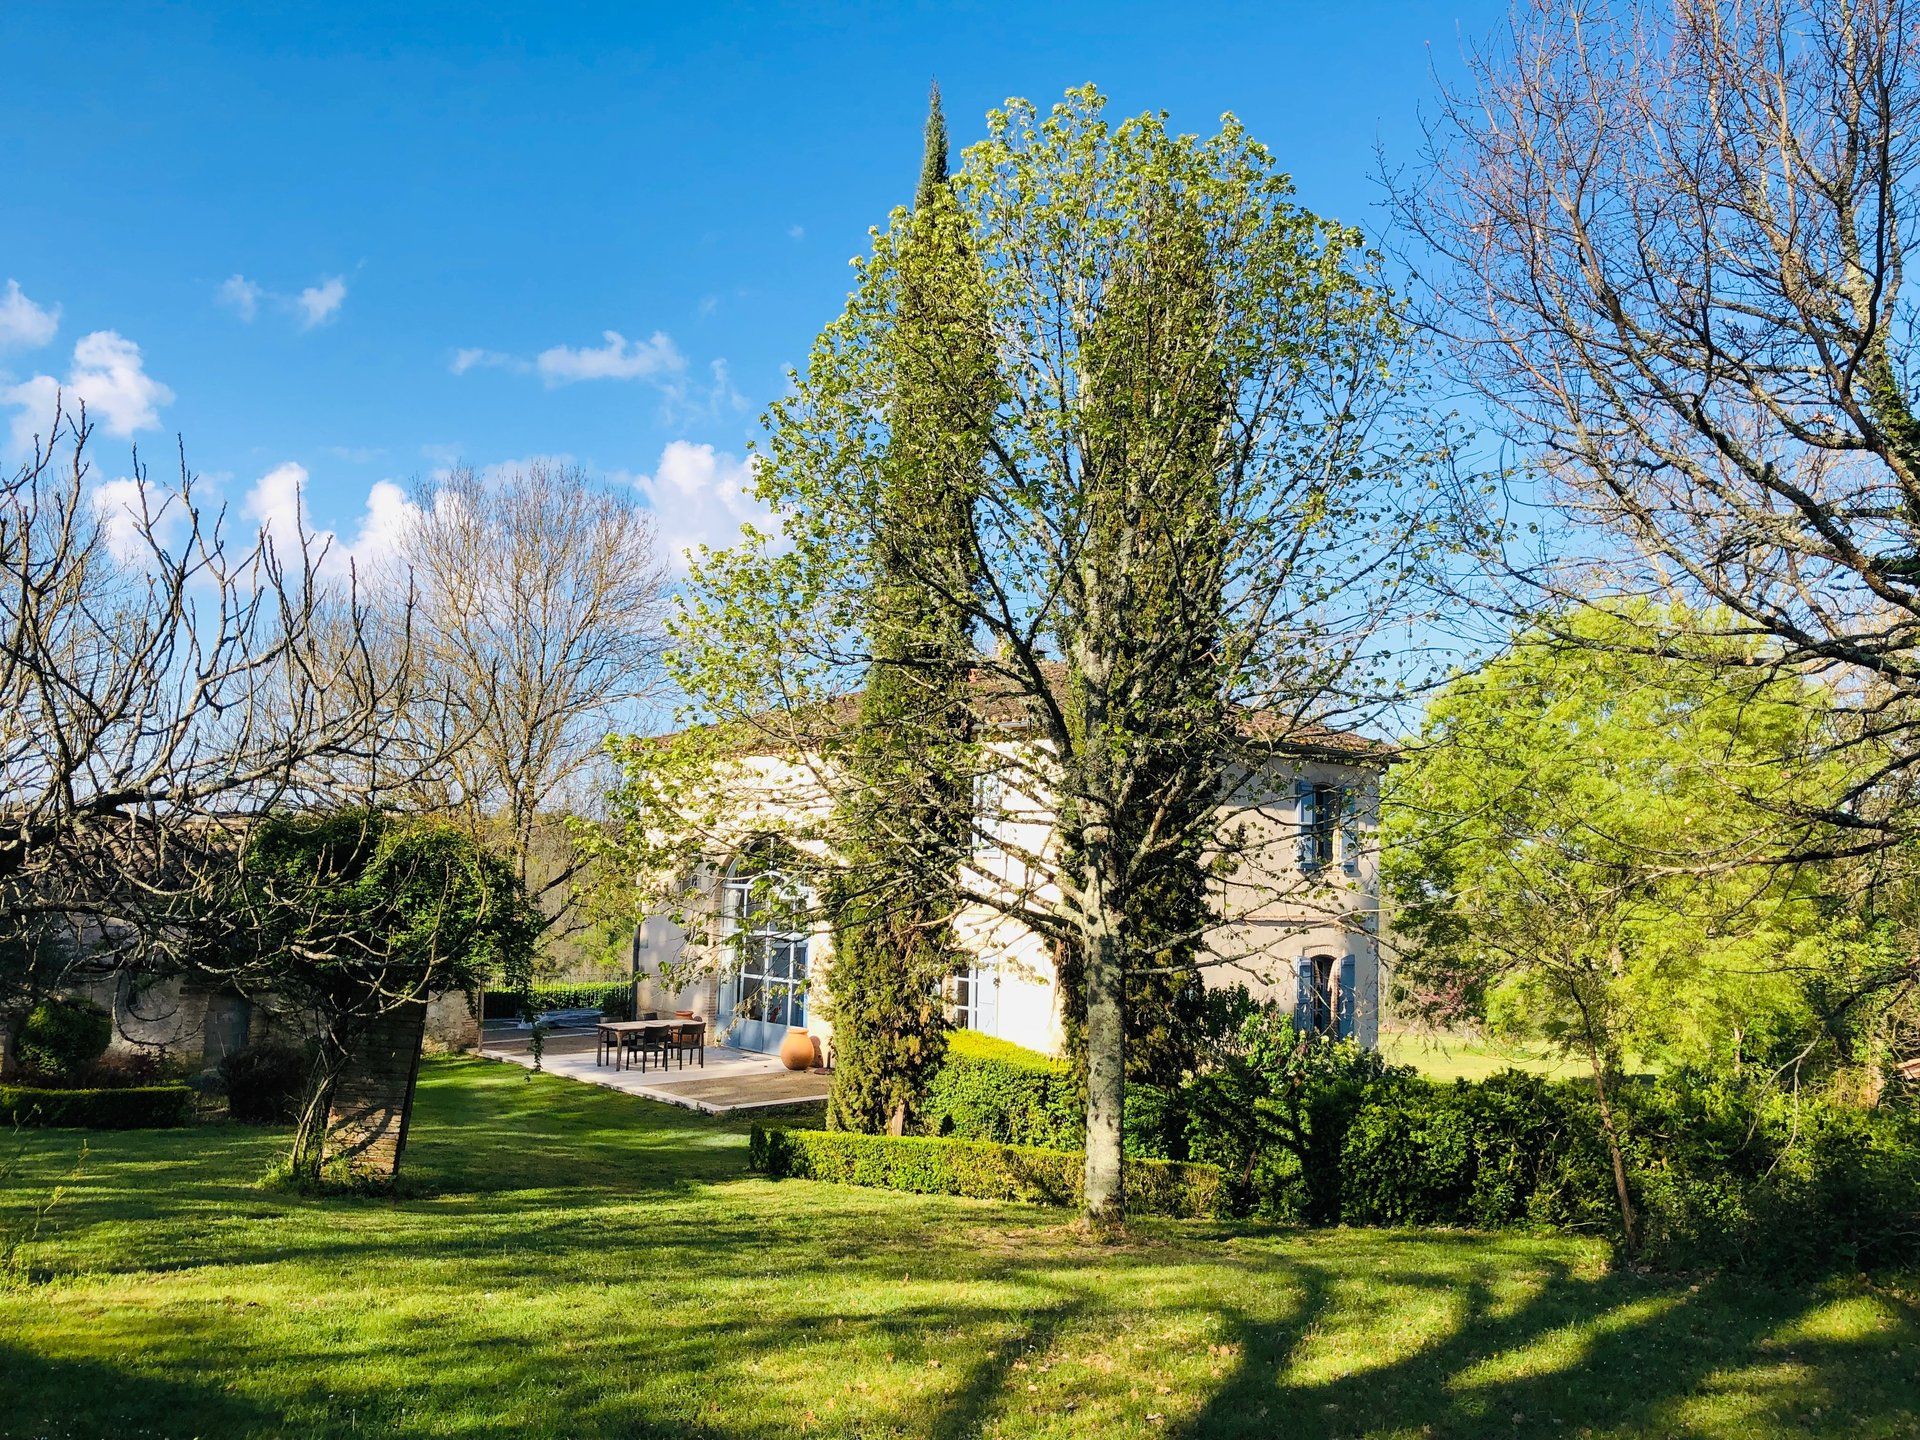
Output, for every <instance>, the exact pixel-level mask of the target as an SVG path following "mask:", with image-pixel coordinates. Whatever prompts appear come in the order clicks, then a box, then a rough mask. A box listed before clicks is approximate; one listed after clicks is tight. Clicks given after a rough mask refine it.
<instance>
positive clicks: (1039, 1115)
mask: <svg viewBox="0 0 1920 1440" xmlns="http://www.w3.org/2000/svg"><path fill="white" fill-rule="evenodd" d="M921 1124H922V1126H923V1127H924V1128H925V1129H926V1131H927V1132H928V1133H929V1134H931V1135H939V1136H946V1137H950V1138H952V1139H956V1140H989V1141H993V1142H994V1143H996V1144H1000V1145H1038V1146H1042V1147H1045V1148H1047V1149H1053V1150H1077V1149H1079V1148H1080V1140H1081V1135H1082V1133H1083V1128H1082V1127H1083V1124H1084V1117H1083V1115H1082V1101H1081V1096H1080V1088H1079V1086H1078V1085H1077V1084H1075V1082H1074V1078H1073V1071H1072V1068H1071V1067H1070V1066H1068V1065H1067V1063H1066V1062H1065V1061H1063V1060H1056V1059H1054V1058H1053V1057H1051V1056H1048V1055H1042V1054H1040V1053H1039V1052H1038V1051H1037V1050H1028V1049H1025V1048H1023V1047H1022V1046H1019V1045H1015V1044H1013V1043H1011V1042H1010V1041H1006V1040H999V1039H995V1038H994V1037H993V1036H991V1035H982V1034H981V1033H979V1032H978V1031H977V1030H956V1031H954V1032H953V1033H952V1034H951V1035H949V1036H948V1037H947V1053H946V1058H945V1059H944V1060H942V1061H941V1063H940V1068H939V1069H938V1070H936V1071H935V1072H934V1074H933V1078H932V1080H931V1081H930V1082H929V1083H928V1085H927V1093H926V1098H925V1099H924V1100H923V1101H922V1103H921Z"/></svg>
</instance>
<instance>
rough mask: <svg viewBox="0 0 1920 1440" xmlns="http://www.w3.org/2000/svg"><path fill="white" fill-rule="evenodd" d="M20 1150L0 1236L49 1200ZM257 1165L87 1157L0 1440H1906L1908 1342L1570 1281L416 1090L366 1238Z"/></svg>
mask: <svg viewBox="0 0 1920 1440" xmlns="http://www.w3.org/2000/svg"><path fill="white" fill-rule="evenodd" d="M81 1138H82V1137H80V1136H78V1135H76V1134H72V1133H63V1134H54V1133H49V1134H46V1135H43V1136H40V1137H37V1138H36V1140H35V1142H34V1143H35V1152H34V1155H33V1156H32V1157H31V1159H30V1162H29V1165H28V1167H27V1174H26V1175H25V1177H24V1180H22V1179H18V1178H17V1179H16V1181H15V1182H14V1184H13V1187H12V1189H11V1192H10V1193H8V1194H6V1195H5V1196H3V1197H0V1207H4V1209H5V1210H6V1211H7V1214H6V1215H4V1216H0V1224H5V1223H6V1221H7V1220H8V1219H11V1218H12V1217H13V1216H14V1215H17V1214H19V1213H20V1212H21V1210H22V1208H23V1207H24V1206H25V1205H27V1204H28V1203H30V1202H31V1201H32V1200H33V1199H34V1198H35V1197H36V1196H39V1195H43V1194H44V1193H45V1188H46V1187H47V1186H48V1185H50V1184H51V1183H53V1181H54V1179H55V1178H56V1177H57V1176H59V1175H61V1174H64V1173H65V1172H66V1171H67V1170H68V1168H70V1167H71V1165H72V1163H73V1156H74V1153H75V1151H76V1149H77V1147H78V1146H79V1144H80V1143H81ZM280 1139H281V1137H280V1136H279V1135H277V1134H274V1133H270V1132H259V1131H249V1130H245V1129H241V1128H237V1127H227V1126H221V1127H210V1128H205V1129H200V1130H195V1131H175V1132H156V1133H148V1134H125V1135H95V1136H92V1137H88V1139H87V1144H88V1146H89V1154H88V1157H87V1160H86V1166H85V1170H84V1172H83V1173H82V1174H81V1175H80V1176H79V1177H78V1178H76V1179H75V1180H73V1181H72V1182H71V1186H72V1188H71V1191H70V1193H69V1195H68V1197H67V1198H66V1199H65V1200H64V1201H63V1202H62V1203H61V1204H60V1205H59V1206H57V1207H56V1208H55V1209H54V1210H53V1211H52V1212H51V1213H50V1214H49V1216H48V1221H47V1226H46V1229H45V1230H44V1231H43V1238H42V1240H41V1241H40V1242H39V1243H37V1244H36V1245H35V1246H34V1247H33V1250H32V1253H31V1255H30V1257H29V1258H30V1260H31V1263H32V1267H33V1273H34V1280H33V1283H31V1284H30V1285H28V1286H25V1287H16V1288H14V1289H12V1290H10V1291H6V1292H0V1433H4V1434H6V1435H10V1436H12V1435H17V1436H48V1437H83V1436H84V1437H95V1436H115V1437H138V1436H169V1437H171V1436H203V1437H221V1436H240V1435H299V1436H308V1435H318V1436H348V1435H404V1436H480V1435H525V1436H555V1437H596V1436H656V1435H658V1436H667V1435H671V1436H680V1437H707V1440H719V1437H747V1436H753V1437H761V1436H766V1437H772V1436H792V1435H821V1436H915V1437H959V1436H972V1435H993V1436H1081V1435H1086V1436H1162V1435H1189V1436H1242V1437H1254V1436H1260V1437H1267V1436H1274V1435H1285V1436H1298V1437H1334V1436H1369V1437H1389V1436H1391V1437H1409V1440H1411V1437H1430V1436H1462V1437H1464V1436H1483V1435H1499V1436H1608V1437H1616V1436H1617V1437H1627V1436H1633V1437H1639V1436H1646V1435H1685V1436H1715V1437H1718V1436H1725V1437H1729V1440H1731V1437H1743V1440H1744V1437H1753V1436H1773V1435H1788V1434H1792V1435H1804V1434H1816V1435H1832V1436H1843V1435H1844V1436H1850V1437H1851V1436H1884V1437H1895V1436H1901V1437H1905V1436H1912V1435H1914V1434H1916V1433H1920V1303H1917V1302H1916V1299H1915V1297H1914V1296H1913V1295H1912V1294H1911V1293H1908V1292H1905V1291H1903V1290H1902V1289H1900V1288H1899V1287H1897V1286H1892V1285H1880V1286H1874V1285H1868V1284H1866V1283H1862V1282H1854V1281H1849V1282H1835V1283H1830V1284H1825V1285H1810V1286H1782V1287H1771V1286H1767V1285H1764V1284H1756V1283H1749V1282H1739V1283H1736V1282H1733V1281H1728V1280H1715V1279H1697V1280H1693V1281H1688V1280H1684V1279H1680V1280H1676V1279H1670V1278H1668V1279H1650V1278H1643V1277H1635V1276H1632V1275H1626V1274H1619V1273H1612V1272H1610V1271H1609V1268H1608V1265H1607V1261H1606V1254H1605V1250H1604V1248H1603V1247H1602V1246H1601V1245H1600V1244H1599V1243H1598V1242H1591V1241H1586V1240H1580V1239H1573V1238H1566V1237H1539V1236H1520V1235H1500V1236H1485V1235H1467V1234H1413V1233H1394V1232H1384V1231H1375V1232H1358V1231H1346V1232H1342V1231H1331V1232H1322V1233H1288V1232H1261V1231H1256V1230H1251V1229H1237V1228H1233V1227H1225V1226H1182V1225H1178V1224H1174V1223H1170V1222H1169V1223H1163V1224H1158V1225H1147V1226H1142V1227H1141V1228H1140V1229H1139V1231H1138V1233H1137V1234H1136V1235H1135V1236H1134V1238H1132V1239H1131V1240H1130V1241H1129V1242H1127V1243H1125V1244H1121V1245H1115V1246H1094V1245H1090V1244H1088V1243H1086V1242H1085V1241H1083V1240H1082V1239H1081V1238H1080V1237H1079V1236H1078V1235H1077V1234H1076V1233H1075V1232H1074V1231H1073V1229H1072V1228H1071V1226H1070V1225H1069V1224H1068V1223H1067V1221H1066V1217H1065V1216H1063V1215H1062V1214H1060V1213H1058V1212H1051V1211H1044V1210H1038V1209H1033V1208H1027V1207H1021V1206H1013V1205H999V1204H991V1203H986V1202H975V1201H965V1200H956V1199H945V1198H933V1197H927V1198H921V1197H914V1196H905V1195H895V1194H890V1193H884V1192H876V1191H862V1190H852V1189H839V1188H835V1187H830V1186H824V1185H815V1184H811V1183H808V1182H802V1181H787V1182H783V1183H779V1184H775V1183H772V1182H768V1181H764V1180H760V1179H757V1178H754V1177H751V1176H749V1175H748V1174H747V1173H746V1171H745V1164H744V1158H745V1141H744V1135H743V1133H742V1129H741V1127H739V1126H735V1125H731V1124H728V1123H725V1122H720V1121H713V1120H707V1119H703V1118H701V1117H698V1116H694V1115H691V1114H688V1113H686V1112H681V1111H675V1110H669V1109H666V1108H665V1107H661V1106H657V1105H653V1104H650V1103H649V1102H646V1101H640V1100H636V1099H633V1098H630V1097H626V1096H622V1095H617V1094H613V1093H610V1092H607V1091H603V1090H599V1089H595V1088H592V1087H588V1086H584V1085H578V1084H574V1083H572V1082H568V1081H565V1080H559V1079H554V1078H552V1077H544V1076H543V1077H536V1078H532V1079H528V1078H526V1077H525V1072H524V1071H521V1070H519V1069H518V1068H517V1067H509V1066H502V1065H490V1064H486V1063H483V1062H476V1061H449V1062H439V1063H435V1064H432V1065H430V1066H429V1067H428V1068H427V1070H426V1071H425V1073H424V1074H423V1077H422V1089H421V1096H420V1106H419V1110H418V1114H417V1119H416V1130H415V1136H414V1142H413V1149H412V1150H411V1152H410V1156H409V1160H410V1168H411V1171H412V1174H413V1184H414V1186H415V1193H413V1194H412V1195H410V1196H408V1197H405V1198H401V1199H397V1200H364V1199H357V1200H328V1201H320V1200H307V1199H301V1198H298V1197H293V1196H289V1195H287V1194H284V1193H280V1192H276V1191H271V1190H264V1189H261V1188H259V1187H258V1185H257V1184H256V1183H255V1179H256V1177H257V1176H258V1175H259V1174H260V1173H261V1172H262V1171H263V1170H264V1169H265V1168H266V1166H267V1164H268V1162H269V1160H270V1158H271V1157H272V1155H273V1153H274V1151H275V1148H276V1146H277V1145H278V1143H279V1142H280Z"/></svg>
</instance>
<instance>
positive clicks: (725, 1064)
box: [480, 1015, 830, 1115]
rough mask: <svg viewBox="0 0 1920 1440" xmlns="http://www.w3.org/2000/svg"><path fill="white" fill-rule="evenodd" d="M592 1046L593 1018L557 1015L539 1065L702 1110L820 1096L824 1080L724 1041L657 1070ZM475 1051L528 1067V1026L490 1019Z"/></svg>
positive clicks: (796, 1101)
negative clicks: (703, 1056)
mask: <svg viewBox="0 0 1920 1440" xmlns="http://www.w3.org/2000/svg"><path fill="white" fill-rule="evenodd" d="M595 1048H596V1047H595V1045H594V1038H593V1021H592V1019H591V1018H589V1017H587V1016H574V1015H556V1016H554V1017H553V1018H552V1019H551V1020H550V1021H549V1023H548V1026H547V1042H546V1046H545V1048H544V1050H543V1053H542V1055H541V1060H540V1068H541V1069H542V1070H544V1071H546V1072H547V1073H548V1074H549V1075H564V1076H565V1077H567V1078H568V1079H569V1080H584V1081H586V1082H587V1083H588V1084H590V1085H604V1086H605V1087H606V1088H607V1089H609V1090H620V1091H624V1092H625V1093H626V1094H628V1095H644V1096H646V1097H647V1099H649V1100H662V1101H665V1102H666V1103H667V1104H669V1105H681V1106H684V1107H685V1108H687V1109H689V1110H700V1111H704V1112H705V1113H706V1114H708V1115H729V1114H732V1113H734V1112H735V1111H740V1110H763V1109H767V1108H770V1107H772V1106H777V1105H799V1104H804V1103H806V1102H808V1101H815V1100H824V1099H826V1098H827V1087H828V1085H829V1083H830V1081H829V1078H828V1076H827V1074H826V1072H825V1071H823V1070H802V1071H793V1070H789V1069H787V1068H786V1066H784V1065H782V1064H781V1063H780V1061H779V1060H778V1058H776V1057H775V1056H772V1055H762V1054H760V1053H759V1052H758V1051H755V1050H735V1049H733V1048H732V1047H730V1046H726V1045H708V1046H707V1063H706V1064H705V1065H704V1066H699V1065H692V1064H689V1065H687V1066H686V1067H685V1068H684V1069H682V1068H679V1067H673V1068H668V1069H662V1068H660V1066H659V1065H657V1064H656V1065H654V1066H652V1067H651V1068H649V1069H646V1070H637V1069H626V1070H616V1069H614V1068H613V1065H612V1063H611V1062H609V1063H608V1064H605V1065H596V1064H594V1063H593V1061H594V1051H595ZM480 1053H481V1054H482V1055H485V1056H487V1057H489V1058H490V1059H495V1060H508V1061H511V1062H512V1063H514V1064H516V1065H525V1066H526V1067H527V1068H528V1069H532V1068H533V1049H532V1044H531V1030H530V1029H529V1027H528V1026H526V1025H522V1024H518V1023H516V1022H511V1021H488V1022H487V1024H486V1026H485V1027H484V1030H483V1032H482V1035H481V1039H480Z"/></svg>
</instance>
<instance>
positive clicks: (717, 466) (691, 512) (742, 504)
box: [633, 440, 773, 572]
mask: <svg viewBox="0 0 1920 1440" xmlns="http://www.w3.org/2000/svg"><path fill="white" fill-rule="evenodd" d="M756 463H757V462H756V461H755V460H754V459H753V458H752V457H748V458H747V459H745V460H740V459H736V458H735V457H734V456H732V455H729V454H727V453H725V452H724V451H716V450H715V449H714V448H713V446H711V445H696V444H694V443H693V442H692V441H690V440H675V441H672V442H670V443H669V444H668V445H667V448H666V449H664V450H662V451H661V452H660V463H659V464H658V465H656V466H655V467H654V471H653V474H651V475H641V476H638V477H636V478H635V479H634V482H633V484H634V487H635V488H636V489H637V490H639V491H640V493H641V494H642V495H643V496H644V497H646V502H647V507H648V508H649V509H650V510H652V511H653V513H654V518H655V521H656V523H657V524H658V525H659V527H660V541H661V544H662V545H664V546H665V547H666V550H667V555H668V558H669V559H670V560H671V562H672V564H673V566H674V568H675V569H676V570H678V571H681V572H684V571H685V570H686V568H687V564H688V561H689V560H691V559H692V557H693V555H694V553H695V552H696V551H697V550H698V548H699V547H700V546H702V545H709V546H712V547H713V548H715V549H720V548H722V547H724V546H728V545H732V544H734V543H735V542H737V541H738V540H739V538H740V527H741V526H742V525H746V524H752V525H755V526H757V527H759V528H760V529H762V530H771V529H772V528H773V512H772V511H771V510H769V509H768V508H767V507H766V506H765V505H763V504H762V503H761V502H760V501H759V500H758V499H757V498H756V497H755V496H754V494H753V472H754V467H755V465H756Z"/></svg>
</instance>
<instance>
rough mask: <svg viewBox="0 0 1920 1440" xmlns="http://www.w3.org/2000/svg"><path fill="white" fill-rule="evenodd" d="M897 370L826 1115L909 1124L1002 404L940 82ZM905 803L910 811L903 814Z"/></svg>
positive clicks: (844, 883) (849, 765)
mask: <svg viewBox="0 0 1920 1440" xmlns="http://www.w3.org/2000/svg"><path fill="white" fill-rule="evenodd" d="M902 229H903V234H902V237H901V242H900V245H901V250H900V281H901V293H900V310H899V315H898V317H897V341H898V347H899V368H898V373H897V374H896V376H895V382H894V390H893V393H892V395H891V397H890V405H891V412H890V420H891V424H890V432H891V434H890V443H889V445H888V447H887V451H886V455H885V457H884V463H883V466H882V469H881V483H880V487H879V492H878V494H877V496H876V499H877V502H878V505H879V508H878V510H877V511H876V513H875V515H874V516H873V530H872V535H871V537H870V540H869V543H870V545H871V547H872V552H873V554H872V567H873V571H872V582H871V587H870V589H869V590H868V593H867V596H866V604H867V617H866V625H865V628H866V631H867V634H868V636H869V638H870V641H871V644H872V647H873V655H872V658H871V660H870V661H869V662H868V664H867V667H866V684H865V686H864V688H863V689H862V691H861V695H860V708H859V717H858V720H857V721H856V723H855V726H854V728H853V731H852V734H851V736H850V744H849V746H848V750H847V753H846V755H845V757H844V769H845V775H846V780H847V783H846V784H845V785H844V786H843V787H842V789H841V793H840V796H839V805H840V808H841V812H842V814H841V823H842V828H843V834H844V840H843V842H842V844H841V846H840V849H841V853H842V855H843V856H844V857H845V860H846V862H847V863H846V865H845V867H844V868H843V869H842V870H841V871H840V872H839V873H838V874H837V875H836V877H835V878H834V880H833V882H832V885H831V889H830V894H829V901H828V903H829V908H830V910H831V918H832V922H833V927H834V931H833V962H832V963H833V980H832V997H833V1003H832V1014H833V1024H834V1036H835V1055H836V1063H835V1066H834V1076H833V1093H832V1096H831V1098H830V1100H829V1102H828V1107H827V1118H828V1123H829V1124H831V1125H833V1126H835V1127H837V1128H844V1129H850V1130H868V1131H874V1130H879V1129H881V1128H882V1127H885V1128H886V1129H887V1130H889V1131H890V1132H891V1133H893V1134H896V1135H898V1134H901V1133H903V1132H904V1130H905V1129H906V1126H907V1123H908V1120H909V1118H910V1116H911V1114H912V1112H913V1110H914V1109H915V1108H916V1107H917V1104H918V1102H919V1099H920V1095H921V1093H922V1091H923V1089H924V1088H925V1084H926V1079H927V1077H928V1076H929V1075H930V1074H931V1073H932V1070H933V1068H934V1067H935V1066H936V1065H937V1064H938V1063H939V1060H940V1055H941V1053H942V1049H943V1035H944V1031H945V1028H946V1022H945V1014H944V1010H943V997H942V989H941V987H942V984H943V982H944V981H945V980H946V979H947V978H948V977H949V976H951V975H952V974H953V973H954V972H955V970H956V969H957V968H958V966H959V965H960V964H961V963H962V962H961V957H960V955H959V953H958V951H957V950H956V948H955V945H954V942H953V933H952V919H953V916H954V914H955V912H956V910H957V909H958V904H959V900H958V893H957V888H956V870H957V857H958V855H959V854H960V853H961V852H962V850H963V849H964V847H965V844H966V840H967V837H968V835H969V834H970V832H971V829H972V826H971V822H970V820H969V818H968V809H969V807H970V806H971V804H972V795H971V772H970V769H969V767H968V765H967V761H966V747H967V746H968V744H969V742H970V740H971V738H972V731H973V723H972V711H971V705H970V703H969V695H968V686H969V682H970V680H971V676H972V668H973V660H974V646H973V637H972V634H971V633H970V632H971V623H972V620H971V617H972V611H973V609H974V601H973V592H974V590H975V588H976V586H977V585H978V583H979V579H978V574H977V571H978V568H979V565H978V557H977V556H976V555H975V553H974V550H973V548H972V544H971V540H972V534H973V525H972V516H971V509H972V505H973V500H974V495H975V493H976V491H977V490H978V488H979V471H980V465H981V462H982V459H983V456H984V453H985V448H986V421H987V419H988V418H989V417H990V416H991V414H992V412H993V408H994V393H993V361H992V355H991V351H990V343H991V342H990V337H989V335H988V332H987V326H986V315H985V313H984V312H983V311H982V309H981V308H980V307H979V306H978V305H977V304H975V303H973V302H975V301H977V299H978V298H979V294H980V290H979V286H978V285H977V284H974V283H969V282H970V277H969V276H968V275H967V274H966V271H967V269H968V267H970V266H971V265H972V263H973V261H972V256H971V253H970V251H969V249H968V247H967V244H966V236H965V227H964V225H963V223H962V221H961V219H960V216H959V214H958V211H957V209H956V207H955V203H954V197H953V192H952V189H951V186H950V185H949V183H948V175H947V127H946V118H945V116H944V115H943V114H942V113H941V109H940V92H939V90H938V88H937V87H936V88H935V90H934V92H933V95H932V98H931V101H930V104H929V108H928V114H927V125H926V151H925V158H924V161H923V164H922V168H921V172H920V186H919V190H918V192H917V193H916V194H915V196H914V207H913V213H912V215H911V216H910V217H908V218H907V220H906V222H905V224H904V225H903V227H902ZM903 808H904V812H905V813H903Z"/></svg>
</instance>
